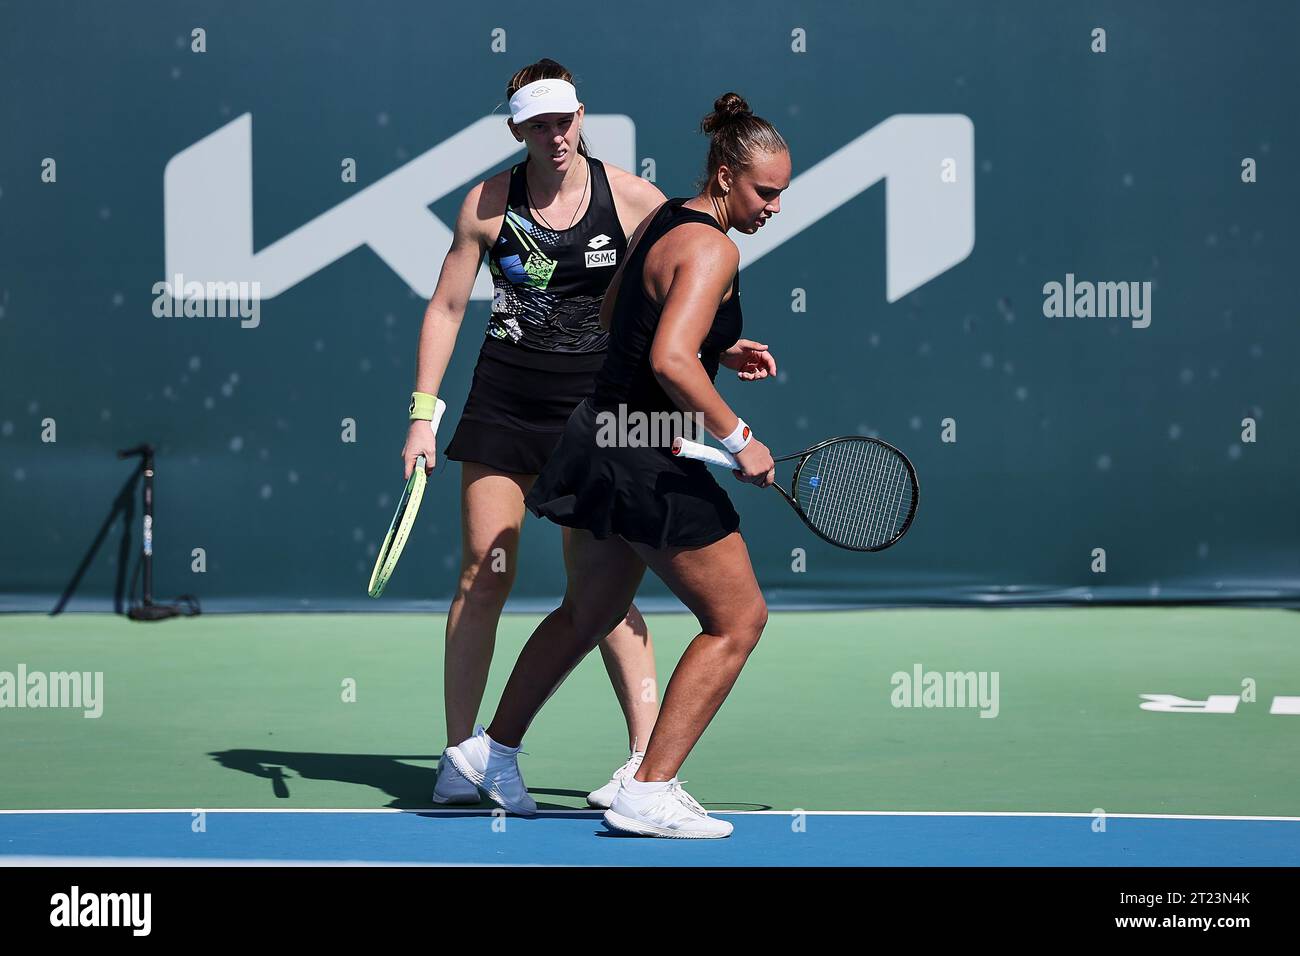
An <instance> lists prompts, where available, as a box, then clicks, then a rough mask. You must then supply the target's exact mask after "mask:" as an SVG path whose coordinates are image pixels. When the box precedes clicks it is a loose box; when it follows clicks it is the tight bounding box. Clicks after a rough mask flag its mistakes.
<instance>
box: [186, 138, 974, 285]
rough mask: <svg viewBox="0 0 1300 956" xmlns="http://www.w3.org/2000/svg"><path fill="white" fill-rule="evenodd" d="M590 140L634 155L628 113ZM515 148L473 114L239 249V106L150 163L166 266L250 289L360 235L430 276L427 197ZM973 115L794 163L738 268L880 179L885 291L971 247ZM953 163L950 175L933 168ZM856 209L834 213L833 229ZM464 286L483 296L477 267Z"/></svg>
mask: <svg viewBox="0 0 1300 956" xmlns="http://www.w3.org/2000/svg"><path fill="white" fill-rule="evenodd" d="M583 126H584V132H585V134H586V135H587V138H588V141H589V142H590V143H591V144H592V148H593V151H595V152H596V153H598V154H599V155H600V156H601V157H602V158H607V159H608V161H609V162H611V163H613V164H614V165H617V166H622V167H623V168H624V169H635V168H636V149H635V143H636V126H635V124H634V123H633V122H632V120H631V118H630V117H627V116H621V115H612V114H605V115H589V116H587V118H586V119H585V120H584V124H583ZM518 152H519V143H518V142H516V141H515V139H514V137H512V136H511V135H510V133H509V131H508V129H507V127H506V124H505V123H503V122H502V121H501V117H499V116H487V117H484V118H483V119H481V120H478V121H476V122H474V123H471V124H470V125H469V126H467V127H466V128H465V129H463V130H461V131H460V132H459V133H456V134H454V135H453V136H451V137H449V138H448V139H446V140H444V141H443V142H441V143H439V144H438V145H437V146H434V147H433V148H432V149H429V150H428V151H426V152H425V153H423V154H421V155H420V156H417V157H416V158H415V159H413V160H411V161H410V162H408V163H406V164H405V165H403V166H401V167H399V168H398V169H395V170H393V171H392V172H391V173H389V174H388V175H387V176H385V177H383V178H382V179H380V180H379V181H378V182H376V183H374V184H373V185H370V186H367V187H366V188H365V189H363V190H361V191H360V192H359V193H357V194H356V195H355V196H352V197H350V198H348V199H345V200H344V201H343V202H341V203H339V204H337V205H336V206H334V207H333V208H331V209H327V210H326V211H325V212H322V213H321V214H320V215H318V216H316V217H315V218H313V219H311V220H309V221H308V222H306V223H304V224H303V225H301V226H299V227H298V228H297V229H294V230H292V231H291V232H289V233H288V234H287V235H284V236H281V237H280V238H278V239H276V240H274V241H272V242H271V243H270V244H269V245H267V246H265V247H264V248H262V249H261V250H258V251H256V252H254V250H253V118H252V114H250V113H245V114H244V115H242V116H240V117H238V118H236V119H235V120H232V121H231V122H230V123H227V124H226V125H225V126H223V127H221V128H220V129H218V130H217V131H216V132H214V133H212V134H210V135H208V136H206V137H204V138H203V139H201V140H199V141H198V142H196V143H194V144H193V145H191V146H188V147H186V148H185V149H183V150H181V151H180V152H179V153H177V154H176V155H175V156H173V157H172V158H171V160H170V161H169V162H168V163H167V168H166V170H165V171H164V173H163V226H164V244H165V248H166V263H165V266H166V268H165V272H164V274H166V275H175V274H176V273H184V274H185V275H186V276H189V277H191V278H193V279H194V280H195V281H199V282H203V283H204V284H205V285H206V283H208V282H231V281H233V282H240V281H244V282H259V283H260V284H261V291H262V298H263V299H272V298H274V297H276V296H278V295H279V294H280V293H282V292H285V291H287V290H288V289H291V288H293V286H295V285H297V284H298V283H299V282H302V281H303V280H304V279H306V278H307V277H308V276H310V275H312V274H314V273H316V272H319V271H320V270H321V269H324V268H326V267H327V266H329V265H331V264H332V263H334V262H335V261H337V260H338V259H341V258H343V257H344V256H346V255H347V254H348V253H350V252H352V251H353V250H354V249H357V248H358V247H360V246H369V247H370V249H371V251H373V252H374V253H375V254H376V255H377V256H379V258H381V259H382V260H384V262H385V263H387V264H388V266H389V267H390V268H391V269H392V270H393V271H394V272H396V273H397V274H398V276H400V277H401V279H402V280H403V281H404V282H406V284H407V285H408V286H410V287H411V289H413V290H414V291H415V292H416V293H417V294H419V295H421V296H424V297H425V298H428V297H429V296H431V295H432V294H433V290H434V288H436V286H437V283H438V273H439V271H440V268H441V263H442V260H443V258H444V257H445V256H446V254H447V251H448V250H449V249H450V248H451V240H452V232H451V229H449V228H448V227H447V225H446V224H445V223H443V222H442V221H441V220H439V219H438V218H437V217H436V216H435V215H434V214H433V213H432V212H431V211H430V210H429V206H431V205H432V204H433V203H434V202H436V201H437V200H439V199H441V198H442V197H443V196H445V195H447V194H448V193H450V192H451V191H452V190H453V189H457V188H459V187H460V186H461V185H462V184H463V183H465V182H467V181H469V180H471V179H473V178H474V177H476V176H479V175H481V174H482V173H484V172H485V171H486V170H489V169H493V168H495V167H498V166H500V165H502V164H503V163H505V162H506V160H508V159H511V158H512V157H514V156H515V155H516V154H518ZM974 161H975V127H974V125H973V124H972V123H971V121H970V119H969V118H968V117H966V116H962V115H955V114H954V115H911V114H900V115H898V116H891V117H890V118H889V119H887V120H885V121H884V122H882V123H880V124H879V125H878V126H875V127H873V128H872V129H870V130H868V131H867V132H865V133H863V134H862V135H860V136H858V137H857V138H856V139H853V140H851V141H850V142H849V143H848V144H846V145H845V146H843V147H841V148H840V149H838V150H836V151H835V152H834V153H832V154H831V155H829V156H827V157H826V158H825V159H823V160H822V161H821V162H819V163H817V164H816V165H814V166H813V167H812V168H810V169H808V170H805V171H804V172H803V173H801V174H800V175H799V176H797V177H795V178H794V179H793V180H792V181H791V183H790V188H789V189H788V190H786V193H785V195H784V197H783V207H784V209H783V211H782V213H781V215H779V216H775V217H773V218H772V219H771V220H769V221H768V223H767V225H766V226H764V228H763V231H762V232H761V233H757V234H755V235H752V236H737V237H736V243H737V245H738V246H739V247H740V251H741V268H745V267H747V266H750V265H753V264H754V263H755V262H757V261H758V260H759V259H761V258H762V257H763V256H765V255H767V254H768V253H770V252H772V251H773V250H775V249H776V248H777V247H778V246H780V245H781V244H782V243H784V242H786V241H787V240H789V239H793V238H794V237H795V236H797V235H798V234H799V233H801V232H803V231H804V230H805V229H809V228H811V227H812V226H814V225H815V224H817V223H818V222H819V221H820V220H822V219H823V218H825V217H827V216H829V215H831V214H832V213H833V212H835V210H837V209H838V208H839V207H840V206H843V205H844V204H845V203H848V202H849V201H850V200H852V199H854V198H856V197H857V196H858V195H859V194H860V193H862V192H864V191H865V190H867V189H869V188H870V187H871V186H874V185H875V184H876V183H878V182H879V181H880V180H882V179H883V180H885V276H886V279H885V282H886V292H885V298H886V300H887V301H889V302H895V301H897V300H898V299H901V298H902V297H903V296H905V295H907V294H908V293H909V292H911V291H913V290H914V289H917V288H919V287H920V286H922V285H924V284H925V283H927V282H929V281H930V280H931V279H933V278H935V277H936V276H938V275H941V274H942V273H944V272H946V271H947V270H949V269H951V268H952V267H953V266H955V265H956V264H957V263H959V262H961V261H962V260H963V259H965V258H966V257H967V256H968V255H970V253H971V250H972V249H974V247H975V169H974ZM945 166H947V167H949V168H951V169H953V170H955V175H954V176H953V178H952V179H951V180H950V181H945V180H944V178H943V177H942V176H941V171H942V169H943V168H944V167H945ZM858 228H860V227H859V220H858V219H855V218H851V217H845V218H844V220H843V222H842V223H840V224H837V230H838V232H839V234H840V235H848V236H850V238H851V237H852V233H853V231H854V230H855V229H858ZM471 297H472V298H473V299H476V300H487V299H490V298H491V297H492V280H491V275H490V274H489V273H488V271H487V269H486V268H484V269H482V270H481V271H480V272H479V275H478V278H477V279H476V280H475V283H474V289H473V292H472V294H471Z"/></svg>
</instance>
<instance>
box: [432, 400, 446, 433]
mask: <svg viewBox="0 0 1300 956" xmlns="http://www.w3.org/2000/svg"><path fill="white" fill-rule="evenodd" d="M446 410H447V403H446V402H444V401H443V400H442V399H441V398H439V399H437V400H436V401H435V402H434V403H433V420H432V421H431V422H429V430H430V431H432V432H433V434H434V437H435V438H436V437H437V435H438V426H439V425H441V424H442V413H443V412H445V411H446Z"/></svg>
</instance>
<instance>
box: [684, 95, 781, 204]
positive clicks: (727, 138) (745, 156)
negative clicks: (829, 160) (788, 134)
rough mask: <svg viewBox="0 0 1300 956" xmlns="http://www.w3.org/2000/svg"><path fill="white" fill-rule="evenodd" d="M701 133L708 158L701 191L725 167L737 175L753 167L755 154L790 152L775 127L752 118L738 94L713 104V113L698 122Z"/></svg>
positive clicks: (757, 118)
mask: <svg viewBox="0 0 1300 956" xmlns="http://www.w3.org/2000/svg"><path fill="white" fill-rule="evenodd" d="M700 132H701V133H707V134H708V136H709V158H708V162H707V163H706V166H705V172H704V179H703V180H702V181H701V183H700V188H701V189H702V188H704V187H705V186H706V185H708V183H709V182H711V181H712V180H713V177H714V176H716V175H717V173H718V167H719V166H723V165H725V166H726V167H727V168H729V169H730V170H732V171H733V172H736V173H739V172H742V171H744V170H746V169H748V168H749V167H750V166H751V165H753V162H754V157H755V156H756V155H757V154H758V153H780V152H786V151H789V149H790V147H789V146H787V145H786V142H785V140H784V139H783V138H782V136H781V134H780V133H778V132H777V131H776V127H775V126H773V125H772V124H771V123H769V122H768V121H767V120H765V119H763V118H762V117H761V116H755V115H754V111H753V110H751V109H750V108H749V104H748V103H746V102H745V98H744V97H743V96H741V95H740V94H739V93H723V94H722V95H721V96H719V97H718V98H717V99H716V100H714V101H713V112H712V113H710V114H709V115H708V116H706V117H704V119H702V120H700Z"/></svg>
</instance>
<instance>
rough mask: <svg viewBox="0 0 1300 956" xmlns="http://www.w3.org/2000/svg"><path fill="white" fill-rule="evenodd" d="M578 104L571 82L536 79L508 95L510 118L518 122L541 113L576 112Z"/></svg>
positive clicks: (576, 92)
mask: <svg viewBox="0 0 1300 956" xmlns="http://www.w3.org/2000/svg"><path fill="white" fill-rule="evenodd" d="M580 105H581V104H580V103H579V102H578V91H577V90H575V89H574V88H573V84H572V83H566V82H565V81H564V80H538V81H537V82H535V83H529V84H528V85H527V86H521V87H520V88H519V91H518V92H517V93H515V95H514V96H512V97H510V118H511V119H512V120H514V121H515V123H516V124H519V123H522V122H523V121H524V120H528V119H532V118H533V117H534V116H539V115H541V114H542V113H576V112H578V107H579V106H580Z"/></svg>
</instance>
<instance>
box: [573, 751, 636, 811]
mask: <svg viewBox="0 0 1300 956" xmlns="http://www.w3.org/2000/svg"><path fill="white" fill-rule="evenodd" d="M632 746H633V747H635V746H636V744H635V743H633V745H632ZM644 759H645V751H644V750H633V751H632V756H630V757H628V758H627V763H625V764H623V766H621V767H619V768H618V769H617V770H615V771H614V775H613V776H612V777H610V778H609V783H607V784H605V786H603V787H601V788H600V789H599V790H593V791H591V793H589V794H587V806H590V807H595V808H596V809H598V810H608V809H609V808H610V807H611V806H612V805H613V803H614V794H616V793H618V788H619V787H621V786H622V785H623V779H624V778H625V777H630V776H632V775H633V774H634V773H636V771H637V768H638V767H640V766H641V761H642V760H644Z"/></svg>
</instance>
